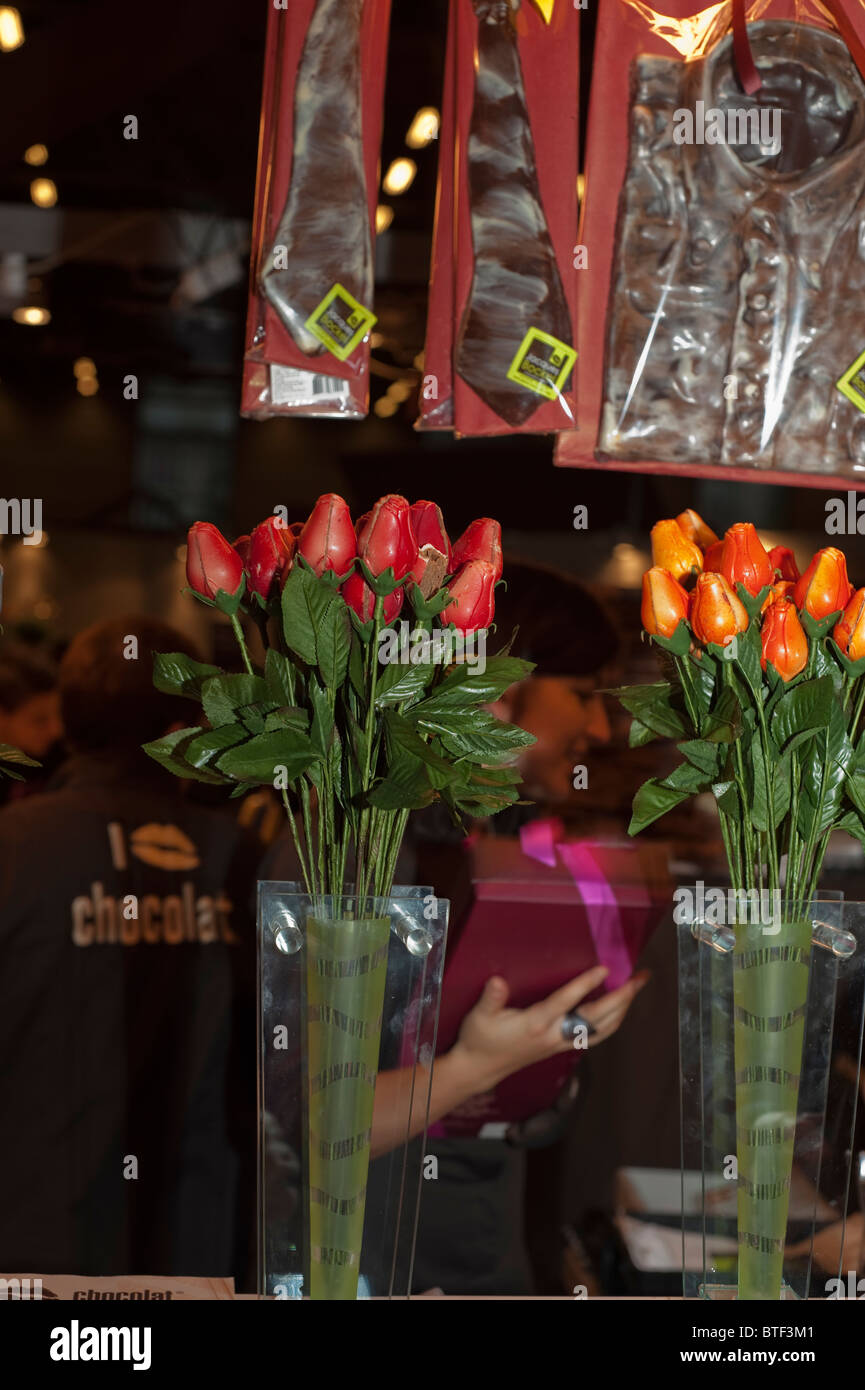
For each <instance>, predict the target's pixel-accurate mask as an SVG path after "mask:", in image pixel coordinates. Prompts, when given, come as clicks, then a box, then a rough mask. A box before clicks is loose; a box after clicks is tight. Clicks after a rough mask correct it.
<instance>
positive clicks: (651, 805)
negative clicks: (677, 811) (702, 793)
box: [628, 778, 693, 835]
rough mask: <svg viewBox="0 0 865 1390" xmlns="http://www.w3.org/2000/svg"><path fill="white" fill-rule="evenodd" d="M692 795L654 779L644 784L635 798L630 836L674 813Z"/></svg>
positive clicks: (629, 827) (629, 829)
mask: <svg viewBox="0 0 865 1390" xmlns="http://www.w3.org/2000/svg"><path fill="white" fill-rule="evenodd" d="M692 794H693V793H691V792H689V791H677V790H675V789H674V788H672V787H665V786H662V785H661V783H660V782H658V781H656V780H655V779H654V778H651V779H650V780H649V781H648V782H644V783H643V785H642V786H641V787H640V790H639V791H638V792H637V795H636V796H635V797H634V805H633V814H632V816H631V823H630V825H629V826H628V834H629V835H637V834H639V832H640V831H641V830H645V829H646V826H648V825H651V824H652V823H653V821H656V820H658V819H659V818H660V817H661V816H665V815H666V814H667V812H668V811H672V809H673V807H674V806H678V805H679V803H680V802H681V801H687V799H688V797H689V796H691V795H692Z"/></svg>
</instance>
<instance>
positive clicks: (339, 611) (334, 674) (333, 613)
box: [315, 594, 351, 690]
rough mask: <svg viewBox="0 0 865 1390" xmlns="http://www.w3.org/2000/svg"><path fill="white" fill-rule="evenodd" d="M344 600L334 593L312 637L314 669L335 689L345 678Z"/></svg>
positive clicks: (347, 628)
mask: <svg viewBox="0 0 865 1390" xmlns="http://www.w3.org/2000/svg"><path fill="white" fill-rule="evenodd" d="M348 613H349V610H348V606H347V604H346V602H345V599H343V598H342V597H341V595H339V594H337V595H336V596H335V597H334V599H333V601H332V603H331V604H330V606H329V607H328V608H327V609H325V610H324V612H323V614H322V618H321V622H320V623H319V626H318V631H317V634H316V639H315V649H316V656H317V664H318V669H319V671H320V672H321V678H322V680H323V681H324V683H325V685H326V686H327V687H328V688H329V689H330V690H338V689H339V687H340V686H341V685H342V683H343V681H344V680H345V675H346V671H347V670H348V658H349V653H350V650H351V623H350V622H349V617H348Z"/></svg>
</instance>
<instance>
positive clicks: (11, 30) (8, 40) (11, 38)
mask: <svg viewBox="0 0 865 1390" xmlns="http://www.w3.org/2000/svg"><path fill="white" fill-rule="evenodd" d="M23 42H24V25H23V24H22V23H21V16H20V14H19V13H18V11H17V10H16V9H15V6H14V5H0V49H2V50H3V52H4V53H11V52H12V51H13V49H15V48H20V47H21V45H22V43H23Z"/></svg>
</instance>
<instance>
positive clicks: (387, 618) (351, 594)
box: [339, 574, 405, 625]
mask: <svg viewBox="0 0 865 1390" xmlns="http://www.w3.org/2000/svg"><path fill="white" fill-rule="evenodd" d="M339 592H340V593H341V594H342V596H343V598H344V599H345V601H346V603H347V604H348V606H349V608H352V609H353V610H354V612H355V613H356V614H357V616H358V617H359V618H360V620H361V622H362V623H369V622H371V621H372V619H373V618H374V616H375V594H374V593H373V591H372V589H371V588H370V587H369V585H368V584H367V582H366V580H365V579H364V577H363V575H362V574H350V575H349V577H348V579H347V580H346V581H345V583H344V584H343V586H342V588H341V589H340V591H339ZM404 595H405V590H404V589H394V591H393V593H392V594H388V596H387V598H385V599H383V600H382V621H383V623H384V624H385V625H387V624H389V623H392V622H393V620H394V618H395V617H397V615H398V614H399V611H400V609H401V608H402V601H403V597H404Z"/></svg>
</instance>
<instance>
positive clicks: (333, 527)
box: [297, 492, 357, 576]
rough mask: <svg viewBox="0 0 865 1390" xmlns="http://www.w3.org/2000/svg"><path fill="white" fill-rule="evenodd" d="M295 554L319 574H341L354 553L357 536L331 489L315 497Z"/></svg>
mask: <svg viewBox="0 0 865 1390" xmlns="http://www.w3.org/2000/svg"><path fill="white" fill-rule="evenodd" d="M297 553H298V555H302V556H303V558H304V560H306V562H307V564H308V565H310V566H311V568H312V569H313V570H314V571H315V573H316V574H317V575H319V576H321V575H322V574H324V572H325V570H335V571H336V573H337V574H345V572H346V570H348V569H350V568H351V562H352V560H353V559H354V557H355V556H356V554H357V538H356V536H355V534H354V527H353V525H352V523H351V513H350V512H349V510H348V503H347V502H345V501H343V499H342V498H341V497H338V496H337V494H336V493H335V492H328V493H325V495H324V496H323V497H319V499H318V501H317V502H316V504H315V506H314V507H313V509H312V512H311V513H310V516H309V520H308V521H307V522H306V523H305V524H304V526H303V529H302V530H301V533H300V538H299V540H298V542H297Z"/></svg>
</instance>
